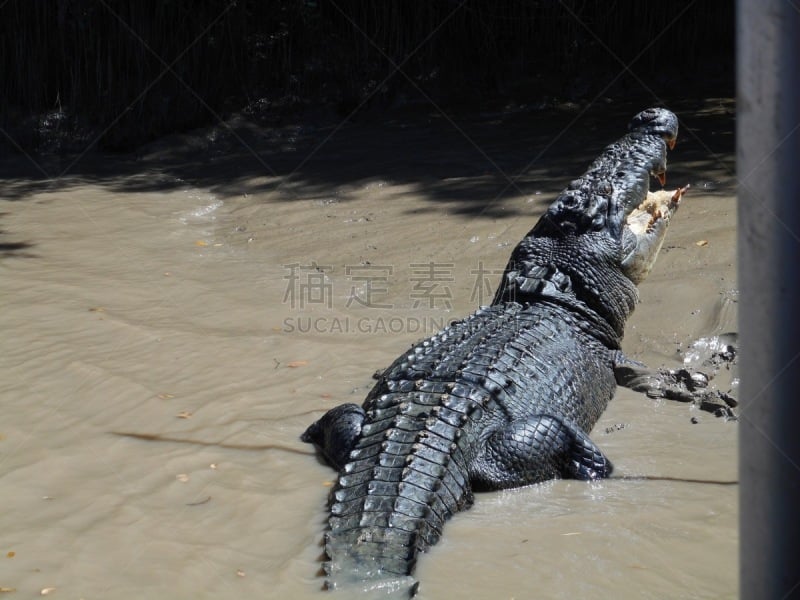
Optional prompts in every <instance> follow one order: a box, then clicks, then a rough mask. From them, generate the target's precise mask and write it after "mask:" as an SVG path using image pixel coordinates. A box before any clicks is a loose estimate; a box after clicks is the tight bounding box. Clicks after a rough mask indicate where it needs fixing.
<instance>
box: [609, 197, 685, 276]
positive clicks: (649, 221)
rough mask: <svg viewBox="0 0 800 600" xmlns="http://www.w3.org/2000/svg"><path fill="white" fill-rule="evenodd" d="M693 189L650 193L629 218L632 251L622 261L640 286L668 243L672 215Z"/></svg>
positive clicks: (628, 240) (627, 231)
mask: <svg viewBox="0 0 800 600" xmlns="http://www.w3.org/2000/svg"><path fill="white" fill-rule="evenodd" d="M687 189H689V186H688V185H686V186H685V187H682V188H678V189H677V190H675V191H674V192H668V191H666V190H661V191H657V192H647V198H645V200H644V202H642V203H641V204H640V205H639V206H637V207H636V208H634V209H633V210H632V211H631V213H630V214H629V215H628V216H627V218H626V219H625V233H624V237H625V238H626V243H625V246H626V247H629V248H630V251H629V252H628V253H627V255H626V256H625V257H624V258H623V260H622V270H623V272H624V273H625V275H626V276H627V277H628V279H630V280H631V281H633V282H634V283H636V284H638V283H640V282H641V281H643V280H644V279H645V278H646V277H647V276H648V275H649V274H650V270H651V269H652V268H653V265H654V264H655V262H656V258H658V252H659V250H661V245H662V244H663V243H664V237H665V235H666V233H667V228H668V227H669V221H670V218H671V217H672V215H673V214H674V213H675V211H676V210H678V206H680V201H681V198H682V197H683V194H685V193H686V190H687Z"/></svg>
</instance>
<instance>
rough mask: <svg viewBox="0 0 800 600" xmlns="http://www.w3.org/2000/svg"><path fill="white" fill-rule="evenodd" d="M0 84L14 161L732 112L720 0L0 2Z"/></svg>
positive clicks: (1, 122)
mask: <svg viewBox="0 0 800 600" xmlns="http://www.w3.org/2000/svg"><path fill="white" fill-rule="evenodd" d="M0 82H2V83H1V84H0V85H2V96H0V115H1V116H0V127H2V132H0V133H2V134H3V135H0V144H2V146H3V147H5V148H10V149H12V150H14V149H15V150H17V151H25V152H37V151H40V150H41V149H42V148H50V149H52V148H54V147H55V148H56V149H57V150H69V149H73V150H76V151H77V150H84V149H85V148H86V145H87V144H96V147H97V148H100V149H103V150H130V149H133V148H135V147H137V146H139V145H141V144H143V143H146V142H148V141H150V140H153V139H156V138H158V137H160V136H163V135H165V134H168V133H173V132H181V131H187V130H189V129H192V128H196V127H200V126H203V125H205V124H209V123H215V122H218V121H219V120H220V119H225V118H228V116H229V115H231V114H233V113H239V114H241V115H244V116H245V118H247V119H251V120H253V121H254V122H256V123H259V124H278V123H281V122H286V121H287V119H292V120H294V121H296V122H297V121H298V120H299V121H302V120H303V119H304V118H306V117H305V115H308V114H309V112H310V111H317V113H319V111H325V112H326V114H328V115H329V116H331V117H332V118H338V119H339V120H342V119H350V120H358V119H361V118H365V117H368V116H369V115H376V114H378V115H385V114H387V113H388V112H390V111H397V110H402V109H406V108H408V107H413V106H416V105H420V104H421V103H430V102H435V103H436V104H437V107H439V108H441V109H444V110H448V111H450V110H452V111H458V110H471V109H475V108H479V109H481V110H489V109H497V110H502V109H503V107H505V106H508V105H509V104H514V105H517V106H519V105H530V106H543V105H547V104H548V103H550V104H554V103H558V102H572V103H579V104H580V103H583V104H587V103H590V102H593V101H595V100H596V99H598V98H603V99H604V100H605V101H606V102H610V101H614V100H630V99H631V97H635V96H650V97H652V96H655V97H657V98H663V99H671V100H675V99H686V98H691V97H697V98H700V97H731V96H733V94H734V3H733V2H731V1H730V0H694V1H677V0H674V1H673V0H665V1H664V2H642V1H616V2H615V1H604V2H600V1H594V0H591V1H580V0H562V1H546V0H541V1H536V0H508V1H498V2H486V1H482V0H465V1H458V0H335V1H333V0H316V1H311V0H271V1H257V0H238V1H231V0H225V1H223V0H159V1H151V0H145V1H138V2H132V1H123V0H7V1H6V2H4V3H3V2H0ZM53 140H59V143H58V144H55V146H54V144H53Z"/></svg>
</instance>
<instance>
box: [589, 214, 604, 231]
mask: <svg viewBox="0 0 800 600" xmlns="http://www.w3.org/2000/svg"><path fill="white" fill-rule="evenodd" d="M605 226H606V217H605V215H602V214H600V213H597V214H596V215H595V216H594V217H592V229H593V230H594V231H600V230H601V229H603V228H604V227H605Z"/></svg>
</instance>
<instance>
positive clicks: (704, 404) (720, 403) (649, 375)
mask: <svg viewBox="0 0 800 600" xmlns="http://www.w3.org/2000/svg"><path fill="white" fill-rule="evenodd" d="M614 377H615V378H616V380H617V384H618V385H621V386H623V387H626V388H629V389H631V390H633V391H634V392H641V393H643V394H645V395H646V396H647V397H648V398H664V399H665V400H674V401H677V402H691V403H694V404H695V405H696V406H698V407H699V408H700V409H701V410H704V411H707V412H711V413H714V414H715V415H716V416H719V417H725V418H728V419H735V418H736V415H735V413H734V411H733V409H734V408H735V407H736V406H737V405H738V402H737V401H736V399H735V398H733V397H732V396H731V395H730V394H726V393H725V392H721V391H719V390H712V389H709V388H708V382H709V380H710V379H711V378H710V377H709V376H708V375H706V374H705V373H702V372H700V371H690V370H689V369H651V368H649V367H647V366H646V365H644V364H642V363H640V362H638V361H634V360H631V359H629V358H627V357H626V356H624V355H623V354H622V353H621V352H620V353H619V356H618V358H617V360H616V362H615V364H614Z"/></svg>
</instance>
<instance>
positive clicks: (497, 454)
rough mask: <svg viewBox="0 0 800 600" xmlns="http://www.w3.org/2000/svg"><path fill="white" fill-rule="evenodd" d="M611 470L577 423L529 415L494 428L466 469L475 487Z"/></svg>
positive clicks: (601, 473)
mask: <svg viewBox="0 0 800 600" xmlns="http://www.w3.org/2000/svg"><path fill="white" fill-rule="evenodd" d="M612 470H613V466H612V464H611V461H609V460H608V459H607V458H606V457H605V455H604V454H603V453H602V452H601V451H600V449H599V448H598V447H597V446H595V445H594V443H593V442H592V441H591V440H590V439H589V436H588V435H586V433H585V432H584V431H583V430H582V429H581V428H580V427H578V426H577V425H576V424H574V423H571V422H569V421H567V420H564V419H560V418H558V417H554V416H550V415H532V416H530V417H528V418H527V419H520V420H516V421H513V422H512V423H510V424H509V425H508V426H506V427H503V428H501V429H498V430H496V431H494V432H493V433H492V434H491V435H489V437H488V438H487V439H486V442H485V443H484V445H483V448H482V449H481V450H480V452H479V454H478V456H477V457H476V459H475V460H474V461H473V463H472V465H471V468H470V480H471V481H472V484H473V486H475V489H489V490H497V489H504V488H511V487H519V486H522V485H528V484H531V483H537V482H540V481H545V480H547V479H552V478H557V477H563V478H570V479H582V480H594V479H602V478H604V477H608V476H609V475H610V474H611V471H612Z"/></svg>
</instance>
